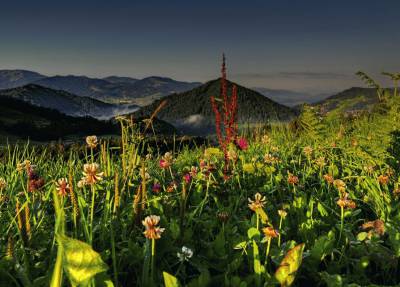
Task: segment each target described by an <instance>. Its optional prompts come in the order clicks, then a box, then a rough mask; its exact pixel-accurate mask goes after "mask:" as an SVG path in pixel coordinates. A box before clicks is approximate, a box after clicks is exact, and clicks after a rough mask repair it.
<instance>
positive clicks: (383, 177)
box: [378, 174, 389, 185]
mask: <svg viewBox="0 0 400 287" xmlns="http://www.w3.org/2000/svg"><path fill="white" fill-rule="evenodd" d="M378 181H379V183H380V184H382V185H387V184H388V183H389V176H387V175H383V174H381V175H380V176H378Z"/></svg>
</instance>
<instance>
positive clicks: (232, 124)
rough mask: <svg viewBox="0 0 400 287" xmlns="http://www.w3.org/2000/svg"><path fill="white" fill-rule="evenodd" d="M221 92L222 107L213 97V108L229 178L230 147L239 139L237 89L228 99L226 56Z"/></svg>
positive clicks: (226, 173) (226, 172)
mask: <svg viewBox="0 0 400 287" xmlns="http://www.w3.org/2000/svg"><path fill="white" fill-rule="evenodd" d="M221 73H222V77H221V91H220V98H222V107H220V106H219V105H218V104H217V102H216V99H215V98H214V97H211V106H212V109H213V111H214V114H215V129H216V133H217V138H218V143H219V145H220V147H221V148H222V151H223V152H224V160H225V166H224V175H225V177H228V176H229V175H228V172H229V171H230V161H229V156H228V151H229V145H230V144H231V143H234V142H235V140H236V137H237V130H238V126H237V121H236V116H237V88H236V86H235V85H233V87H232V95H231V96H230V97H228V88H227V82H226V65H225V55H223V58H222V69H221Z"/></svg>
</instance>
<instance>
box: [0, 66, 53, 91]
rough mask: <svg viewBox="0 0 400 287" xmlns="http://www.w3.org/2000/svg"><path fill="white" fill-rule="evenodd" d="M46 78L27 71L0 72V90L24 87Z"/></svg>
mask: <svg viewBox="0 0 400 287" xmlns="http://www.w3.org/2000/svg"><path fill="white" fill-rule="evenodd" d="M44 78H46V76H44V75H42V74H39V73H36V72H31V71H27V70H0V89H12V88H16V87H20V86H24V85H27V84H30V83H33V82H36V81H39V80H41V79H44Z"/></svg>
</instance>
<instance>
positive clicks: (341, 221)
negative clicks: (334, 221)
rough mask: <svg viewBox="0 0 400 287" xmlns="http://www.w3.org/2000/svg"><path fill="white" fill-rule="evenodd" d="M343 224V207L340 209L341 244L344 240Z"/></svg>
mask: <svg viewBox="0 0 400 287" xmlns="http://www.w3.org/2000/svg"><path fill="white" fill-rule="evenodd" d="M343 223H344V207H343V206H341V207H340V232H339V240H338V242H340V239H341V238H342V232H343Z"/></svg>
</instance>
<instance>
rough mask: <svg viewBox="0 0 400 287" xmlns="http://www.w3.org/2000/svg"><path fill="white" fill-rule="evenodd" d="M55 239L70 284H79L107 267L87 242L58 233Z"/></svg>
mask: <svg viewBox="0 0 400 287" xmlns="http://www.w3.org/2000/svg"><path fill="white" fill-rule="evenodd" d="M57 241H58V244H60V245H61V246H62V248H63V251H64V256H63V258H64V259H63V267H64V270H65V272H66V273H67V275H68V278H69V280H70V281H71V283H72V284H74V285H79V284H81V283H83V282H85V281H88V280H89V279H91V278H93V276H95V275H96V274H98V273H101V272H104V271H106V270H107V269H108V267H107V265H106V264H105V263H104V262H103V260H102V259H101V256H100V254H98V253H97V252H96V251H94V250H93V249H92V247H91V246H90V245H89V244H87V243H85V242H82V241H79V240H76V239H73V238H69V237H67V236H64V235H58V236H57Z"/></svg>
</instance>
